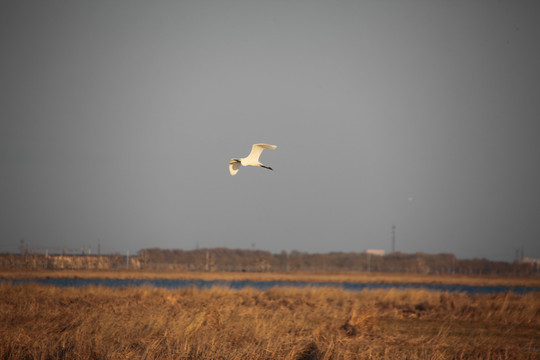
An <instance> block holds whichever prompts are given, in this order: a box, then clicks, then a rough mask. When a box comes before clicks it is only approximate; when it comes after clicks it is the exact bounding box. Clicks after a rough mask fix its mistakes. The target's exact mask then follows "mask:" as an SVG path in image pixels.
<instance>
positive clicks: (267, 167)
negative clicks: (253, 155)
mask: <svg viewBox="0 0 540 360" xmlns="http://www.w3.org/2000/svg"><path fill="white" fill-rule="evenodd" d="M259 166H260V167H263V168H265V169H268V170H272V171H274V169H272V168H271V167H270V166H264V165H263V164H260V165H259Z"/></svg>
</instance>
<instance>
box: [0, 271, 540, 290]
mask: <svg viewBox="0 0 540 360" xmlns="http://www.w3.org/2000/svg"><path fill="white" fill-rule="evenodd" d="M0 278H3V279H21V278H36V279H37V278H41V279H43V278H71V279H73V278H85V279H150V280H157V279H159V280H206V281H213V280H223V281H304V282H337V283H344V282H349V283H397V284H403V283H410V284H460V285H473V286H496V285H503V286H535V287H540V275H535V276H527V277H523V276H522V277H517V276H515V277H512V276H481V275H476V276H475V275H433V274H407V273H376V272H371V273H370V272H342V273H325V272H260V273H257V272H245V273H244V272H194V271H143V270H131V271H127V270H51V271H44V270H39V271H21V270H14V271H9V270H0Z"/></svg>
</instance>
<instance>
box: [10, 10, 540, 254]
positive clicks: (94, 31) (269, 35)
mask: <svg viewBox="0 0 540 360" xmlns="http://www.w3.org/2000/svg"><path fill="white" fill-rule="evenodd" d="M0 51H1V55H0V91H1V94H0V171H1V173H0V195H1V197H0V252H5V251H11V252H16V251H18V246H19V241H20V239H24V241H25V242H26V243H27V244H28V245H29V247H30V248H35V249H38V248H41V249H45V248H49V249H50V251H57V250H58V249H61V248H66V249H77V248H81V247H83V246H85V247H87V248H93V249H94V251H96V249H97V244H98V241H101V250H102V252H117V251H118V252H123V253H125V252H126V251H128V250H129V251H130V253H135V252H136V251H138V250H140V249H142V248H150V247H160V248H181V249H194V248H195V247H197V246H199V247H222V246H226V247H230V248H247V249H250V248H252V247H254V248H256V249H263V250H269V251H272V252H280V251H281V250H287V251H290V250H293V249H297V250H299V251H305V252H331V251H346V252H347V251H357V252H360V251H363V250H365V249H373V248H375V249H385V250H386V251H390V250H391V238H392V225H395V226H396V250H398V251H403V252H420V251H421V252H427V253H440V252H449V253H454V254H456V255H457V256H458V257H460V258H473V257H486V258H488V259H492V260H505V261H512V260H514V256H515V251H516V249H521V248H522V247H523V249H524V252H525V255H526V256H529V257H540V235H539V234H540V188H539V186H540V161H539V159H540V2H538V1H537V0H531V1H526V0H520V1H514V0H503V1H495V0H489V1H481V0H477V1H471V0H462V1H459V0H458V1H434V0H425V1H420V0H410V1H407V0H396V1H384V0H373V1H359V0H358V1H354V0H349V1H316V0H287V1H285V0H273V1H267V0H265V1H263V0H260V1H257V0H235V1H228V0H223V1H222V0H215V1H205V0H193V1H151V2H150V1H131V0H130V1H127V0H126V1H108V0H107V1H105V0H101V1H100V0H91V1H71V0H66V1H20V0H13V1H2V3H1V5H0ZM257 142H265V143H269V144H275V145H277V146H278V148H277V149H276V150H265V151H264V152H263V154H262V156H261V162H263V163H264V164H266V165H268V166H271V167H273V168H274V171H273V172H271V171H268V170H266V169H263V168H255V167H248V168H241V169H240V172H239V173H238V174H237V175H236V176H234V177H232V176H230V175H229V171H228V161H229V159H230V158H232V157H243V156H246V155H247V154H248V153H249V151H250V149H251V145H252V144H253V143H257Z"/></svg>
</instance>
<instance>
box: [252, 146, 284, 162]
mask: <svg viewBox="0 0 540 360" xmlns="http://www.w3.org/2000/svg"><path fill="white" fill-rule="evenodd" d="M275 148H277V146H276V145H269V144H253V146H252V147H251V152H250V153H249V155H248V156H247V157H246V160H249V161H250V162H258V161H259V157H260V156H261V153H262V151H263V150H264V149H271V150H274V149H275Z"/></svg>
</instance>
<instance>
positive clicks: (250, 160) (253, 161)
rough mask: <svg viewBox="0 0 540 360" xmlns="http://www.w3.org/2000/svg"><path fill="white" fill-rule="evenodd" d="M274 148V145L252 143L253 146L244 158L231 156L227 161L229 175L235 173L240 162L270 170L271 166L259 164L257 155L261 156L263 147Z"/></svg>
mask: <svg viewBox="0 0 540 360" xmlns="http://www.w3.org/2000/svg"><path fill="white" fill-rule="evenodd" d="M275 148H277V146H276V145H269V144H253V146H252V147H251V152H250V153H249V155H248V156H246V157H245V158H239V159H234V158H233V159H231V161H229V172H230V173H231V175H236V173H237V172H238V169H239V168H240V164H242V166H261V167H264V168H267V169H269V170H272V168H270V167H268V166H264V165H263V164H261V163H260V162H259V157H260V156H261V153H262V152H263V150H264V149H270V150H274V149H275Z"/></svg>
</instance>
